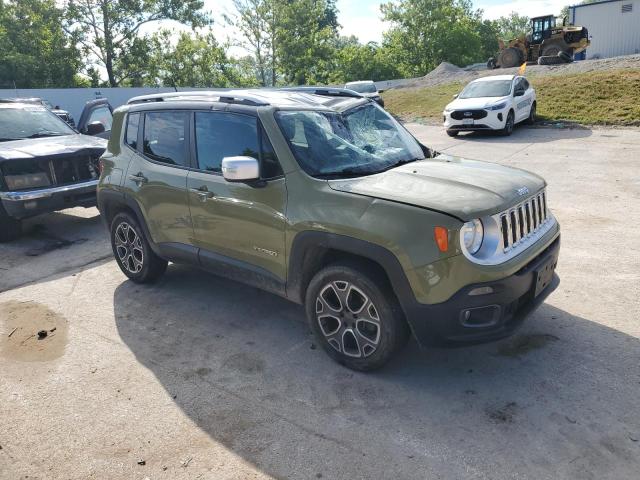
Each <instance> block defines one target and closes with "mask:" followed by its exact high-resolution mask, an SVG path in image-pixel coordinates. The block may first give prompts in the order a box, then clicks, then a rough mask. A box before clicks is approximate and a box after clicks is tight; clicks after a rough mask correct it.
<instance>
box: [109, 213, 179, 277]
mask: <svg viewBox="0 0 640 480" xmlns="http://www.w3.org/2000/svg"><path fill="white" fill-rule="evenodd" d="M110 233H111V248H112V249H113V255H114V257H115V258H116V262H118V266H119V267H120V270H122V273H124V274H125V275H126V276H127V277H129V279H131V280H132V281H134V282H136V283H153V282H155V281H156V280H158V279H159V278H160V277H161V276H162V274H163V273H164V272H165V270H166V269H167V261H166V260H164V259H162V258H160V257H159V256H157V255H156V254H155V253H154V251H153V250H152V249H151V247H150V246H149V242H148V241H147V238H146V237H145V235H144V232H143V230H142V228H140V224H139V223H138V220H137V219H136V218H135V217H134V216H133V215H131V214H129V213H126V212H122V213H118V214H117V215H116V216H115V217H114V218H113V220H112V221H111V227H110Z"/></svg>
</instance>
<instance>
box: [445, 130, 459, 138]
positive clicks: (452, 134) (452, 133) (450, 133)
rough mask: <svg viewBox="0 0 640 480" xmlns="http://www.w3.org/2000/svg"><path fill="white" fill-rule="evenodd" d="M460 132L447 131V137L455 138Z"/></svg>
mask: <svg viewBox="0 0 640 480" xmlns="http://www.w3.org/2000/svg"><path fill="white" fill-rule="evenodd" d="M459 133H460V132H459V131H458V130H447V135H449V136H450V137H457V136H458V134H459Z"/></svg>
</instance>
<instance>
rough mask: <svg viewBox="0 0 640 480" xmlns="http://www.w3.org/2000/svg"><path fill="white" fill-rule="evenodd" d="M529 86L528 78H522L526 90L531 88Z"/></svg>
mask: <svg viewBox="0 0 640 480" xmlns="http://www.w3.org/2000/svg"><path fill="white" fill-rule="evenodd" d="M529 87H530V85H529V81H528V80H527V79H526V78H523V79H522V88H524V89H525V91H526V90H529Z"/></svg>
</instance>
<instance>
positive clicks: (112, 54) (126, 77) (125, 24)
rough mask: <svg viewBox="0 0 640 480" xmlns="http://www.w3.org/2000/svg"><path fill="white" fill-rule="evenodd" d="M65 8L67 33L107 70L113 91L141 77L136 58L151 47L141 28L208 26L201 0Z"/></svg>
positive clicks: (85, 0)
mask: <svg viewBox="0 0 640 480" xmlns="http://www.w3.org/2000/svg"><path fill="white" fill-rule="evenodd" d="M21 1H22V0H21ZM65 6H66V13H67V22H68V23H67V27H66V29H67V31H68V32H69V33H70V34H71V35H76V36H78V37H79V40H80V42H81V44H82V46H83V50H84V54H85V55H86V56H87V57H89V58H92V59H94V60H95V62H96V63H97V64H98V65H99V66H101V67H103V68H104V69H105V70H106V72H107V76H108V80H109V85H110V86H112V87H116V86H119V85H121V84H126V83H127V81H129V83H131V81H133V83H135V82H136V77H137V76H138V77H139V71H138V70H139V69H138V68H137V66H138V65H140V64H141V62H139V61H138V59H137V55H140V54H141V53H143V52H144V50H145V48H146V47H147V46H148V45H145V42H144V39H143V38H141V37H140V36H139V35H138V33H139V30H140V27H142V26H143V25H145V24H147V23H149V22H155V21H158V20H175V21H177V22H181V23H184V24H187V25H190V26H193V27H199V26H203V25H206V24H207V23H208V22H209V18H208V16H207V15H206V14H205V13H203V12H202V6H203V1H202V0H67V2H66V5H65ZM142 64H143V65H144V62H142Z"/></svg>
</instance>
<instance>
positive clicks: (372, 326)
mask: <svg viewBox="0 0 640 480" xmlns="http://www.w3.org/2000/svg"><path fill="white" fill-rule="evenodd" d="M305 307H306V310H307V317H308V319H309V324H310V327H311V330H312V331H313V333H314V334H315V336H316V338H317V340H318V342H320V344H321V346H322V348H323V349H324V350H325V351H326V352H327V353H328V354H329V356H330V357H331V358H333V359H334V360H336V361H337V362H338V363H340V364H342V365H344V366H346V367H348V368H351V369H353V370H360V371H367V370H374V369H376V368H380V367H382V366H383V365H384V364H385V363H387V362H388V361H389V359H391V357H392V356H393V355H394V354H395V353H396V352H397V351H398V350H399V349H400V348H401V347H402V346H403V345H404V344H405V343H406V341H407V338H408V335H409V329H408V327H407V324H406V322H405V319H404V316H403V314H402V310H401V309H400V307H399V305H398V303H397V300H396V299H395V296H394V295H393V292H392V291H391V289H390V288H389V287H388V286H387V285H386V282H385V281H384V280H383V279H380V278H378V276H377V275H375V274H373V273H371V272H369V271H367V269H364V268H360V267H357V266H347V265H332V266H329V267H327V268H325V269H323V270H321V271H320V272H318V273H317V274H316V275H315V276H314V277H313V279H312V280H311V282H310V283H309V287H308V288H307V293H306V299H305Z"/></svg>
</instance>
